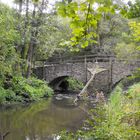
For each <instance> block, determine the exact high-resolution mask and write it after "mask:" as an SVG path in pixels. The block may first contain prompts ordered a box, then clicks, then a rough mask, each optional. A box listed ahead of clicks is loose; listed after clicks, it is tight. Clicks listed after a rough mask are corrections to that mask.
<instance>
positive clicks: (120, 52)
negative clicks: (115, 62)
mask: <svg viewBox="0 0 140 140" xmlns="http://www.w3.org/2000/svg"><path fill="white" fill-rule="evenodd" d="M114 51H115V53H116V56H117V57H118V59H124V60H126V59H127V60H128V61H129V60H136V59H137V58H138V57H139V51H138V47H137V46H136V45H135V44H134V43H129V44H127V43H125V42H121V43H118V44H117V46H116V47H115V49H114Z"/></svg>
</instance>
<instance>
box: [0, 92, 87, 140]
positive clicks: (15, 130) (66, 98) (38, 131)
mask: <svg viewBox="0 0 140 140" xmlns="http://www.w3.org/2000/svg"><path fill="white" fill-rule="evenodd" d="M73 98H74V97H73V95H62V94H58V95H55V96H53V97H51V98H49V99H47V100H43V101H39V102H36V103H32V104H30V105H28V106H27V105H26V106H21V105H17V106H14V107H7V108H0V133H1V134H5V133H7V132H8V133H9V134H8V135H7V136H6V137H5V139H4V140H53V138H52V137H53V135H54V134H57V133H58V132H60V131H61V130H67V131H73V132H74V131H76V130H77V129H79V128H80V127H81V126H82V124H83V121H84V120H85V119H86V118H87V113H86V112H85V111H84V110H87V109H88V106H87V104H86V103H84V102H81V103H79V104H78V105H77V106H75V105H74V104H73V103H72V100H73Z"/></svg>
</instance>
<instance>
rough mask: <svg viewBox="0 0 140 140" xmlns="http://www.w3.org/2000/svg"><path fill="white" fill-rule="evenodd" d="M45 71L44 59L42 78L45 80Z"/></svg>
mask: <svg viewBox="0 0 140 140" xmlns="http://www.w3.org/2000/svg"><path fill="white" fill-rule="evenodd" d="M45 74H46V72H45V61H43V80H46V78H45V77H46V75H45Z"/></svg>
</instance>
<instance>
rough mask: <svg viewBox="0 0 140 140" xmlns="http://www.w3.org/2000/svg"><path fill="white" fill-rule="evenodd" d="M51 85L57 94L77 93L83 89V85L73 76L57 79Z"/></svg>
mask: <svg viewBox="0 0 140 140" xmlns="http://www.w3.org/2000/svg"><path fill="white" fill-rule="evenodd" d="M49 85H50V86H51V87H52V88H53V89H54V91H55V92H56V93H57V92H58V93H60V92H61V93H63V92H64V93H77V92H79V90H81V89H82V88H83V83H82V82H81V81H79V80H77V79H76V78H74V77H72V76H60V77H57V78H55V79H54V80H52V81H51V82H50V83H49Z"/></svg>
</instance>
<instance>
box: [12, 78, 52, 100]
mask: <svg viewBox="0 0 140 140" xmlns="http://www.w3.org/2000/svg"><path fill="white" fill-rule="evenodd" d="M12 84H13V85H12V89H13V91H15V93H16V94H17V95H23V94H27V95H28V96H29V98H30V99H31V100H38V99H40V98H42V97H44V96H51V95H52V94H53V90H52V89H51V88H50V87H48V85H47V83H46V82H45V81H42V80H39V79H36V78H34V77H31V78H28V79H26V78H23V77H19V76H18V77H14V78H13V81H12Z"/></svg>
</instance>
